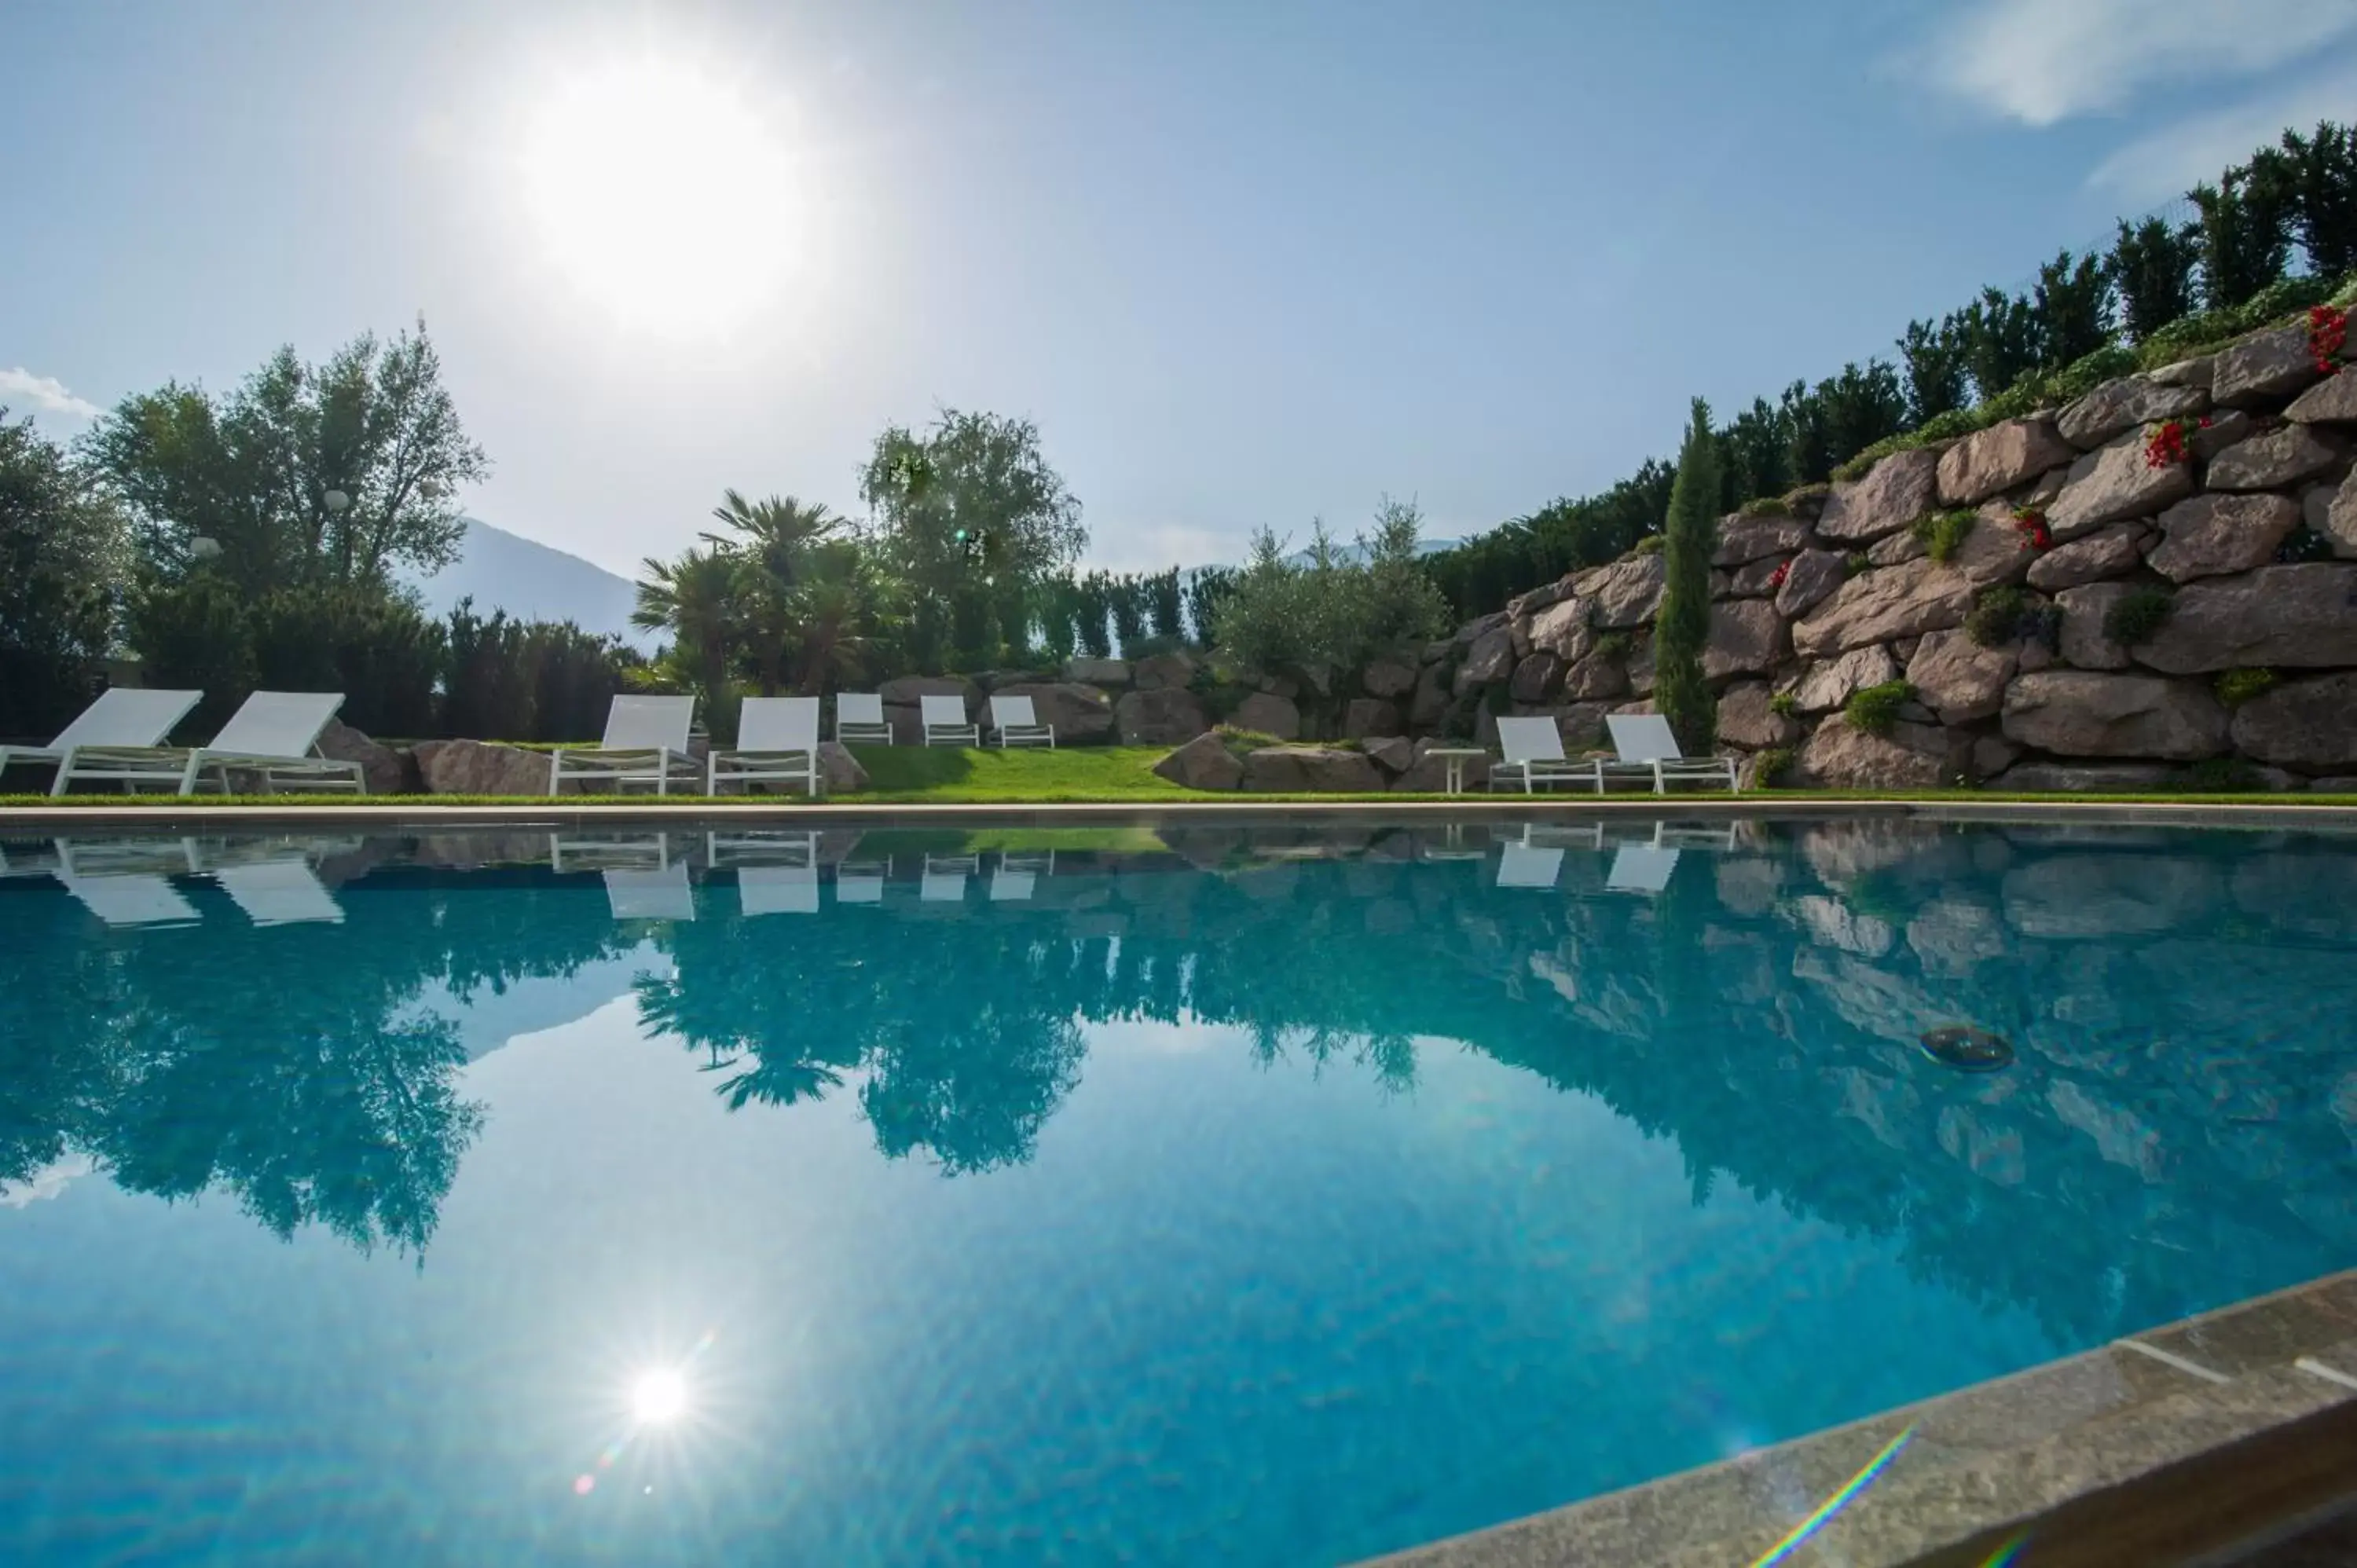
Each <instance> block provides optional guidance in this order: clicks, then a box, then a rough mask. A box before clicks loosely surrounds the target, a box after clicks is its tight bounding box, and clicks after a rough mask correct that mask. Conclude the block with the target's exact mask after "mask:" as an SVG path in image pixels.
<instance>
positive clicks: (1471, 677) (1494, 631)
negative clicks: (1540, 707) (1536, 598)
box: [1457, 626, 1514, 692]
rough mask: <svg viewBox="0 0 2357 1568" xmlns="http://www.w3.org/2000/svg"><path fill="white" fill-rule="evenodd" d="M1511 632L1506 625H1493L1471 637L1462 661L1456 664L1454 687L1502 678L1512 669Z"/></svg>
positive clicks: (1459, 688) (1461, 687)
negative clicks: (1471, 644) (1455, 682)
mask: <svg viewBox="0 0 2357 1568" xmlns="http://www.w3.org/2000/svg"><path fill="white" fill-rule="evenodd" d="M1513 669H1514V636H1513V633H1512V630H1510V629H1509V628H1506V627H1502V626H1501V627H1495V628H1491V630H1489V631H1485V632H1483V633H1482V634H1481V635H1480V637H1478V638H1476V639H1473V646H1472V647H1471V648H1469V649H1468V650H1466V653H1465V662H1464V663H1462V664H1460V665H1458V667H1457V689H1458V691H1460V692H1462V691H1465V690H1466V689H1468V688H1469V687H1471V686H1476V685H1480V684H1481V683H1482V682H1489V681H1502V680H1504V679H1505V678H1506V677H1507V676H1508V675H1510V674H1512V672H1513Z"/></svg>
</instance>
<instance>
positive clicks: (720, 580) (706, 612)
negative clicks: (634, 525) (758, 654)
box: [630, 547, 746, 707]
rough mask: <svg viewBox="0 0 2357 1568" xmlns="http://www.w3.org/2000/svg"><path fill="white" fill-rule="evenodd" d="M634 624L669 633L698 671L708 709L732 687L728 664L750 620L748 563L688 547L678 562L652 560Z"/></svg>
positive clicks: (679, 651)
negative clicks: (747, 582)
mask: <svg viewBox="0 0 2357 1568" xmlns="http://www.w3.org/2000/svg"><path fill="white" fill-rule="evenodd" d="M646 569H647V575H646V578H645V580H644V581H642V582H640V584H639V603H638V607H637V608H635V609H633V610H631V612H630V624H631V625H632V626H635V627H641V628H645V629H647V630H649V631H668V632H670V633H671V635H672V646H673V650H674V651H675V652H676V653H677V655H678V656H679V657H680V658H681V659H682V660H683V662H685V663H686V665H687V667H688V668H689V669H690V670H692V671H694V674H695V679H696V682H697V683H698V684H700V685H701V686H703V688H704V697H705V703H706V705H707V707H711V706H716V705H717V704H718V703H720V701H721V698H722V696H723V694H724V693H726V691H727V689H728V663H729V658H730V655H731V654H732V653H733V652H734V651H735V649H736V646H737V637H738V635H739V629H740V628H741V626H742V624H743V622H744V619H745V598H746V595H745V577H744V565H743V563H741V562H740V561H738V560H737V557H736V556H735V555H734V554H732V553H729V552H728V551H726V550H724V549H718V548H715V549H711V550H697V549H694V548H692V547H691V548H690V549H688V550H687V551H686V552H685V553H683V554H682V555H681V556H680V558H679V559H678V560H676V561H658V560H656V559H655V558H654V557H653V556H651V555H650V556H649V557H647V560H646Z"/></svg>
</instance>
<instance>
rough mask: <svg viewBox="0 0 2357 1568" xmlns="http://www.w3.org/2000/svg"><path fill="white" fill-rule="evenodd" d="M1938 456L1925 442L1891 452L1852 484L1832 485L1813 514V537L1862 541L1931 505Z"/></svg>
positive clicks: (1903, 524)
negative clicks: (1814, 527)
mask: <svg viewBox="0 0 2357 1568" xmlns="http://www.w3.org/2000/svg"><path fill="white" fill-rule="evenodd" d="M1940 456H1941V454H1940V452H1939V450H1938V449H1937V448H1936V447H1930V446H1919V447H1917V448H1916V449H1915V450H1913V451H1911V452H1894V453H1892V454H1891V455H1890V456H1888V457H1885V458H1883V459H1882V461H1880V462H1878V463H1877V464H1876V465H1875V466H1874V467H1872V468H1870V469H1868V470H1867V475H1866V478H1862V479H1859V480H1858V481H1857V482H1856V483H1855V484H1837V485H1835V487H1834V488H1833V491H1832V493H1831V494H1829V495H1827V496H1826V497H1825V510H1824V511H1822V512H1820V513H1819V514H1818V516H1817V535H1818V537H1819V538H1821V539H1830V540H1834V541H1835V542H1840V543H1847V544H1863V543H1865V542H1867V540H1870V539H1879V538H1881V537H1882V536H1883V535H1884V534H1886V533H1896V532H1899V530H1900V529H1902V528H1905V527H1906V526H1907V525H1908V524H1909V523H1910V522H1913V521H1915V520H1916V519H1917V518H1919V517H1921V516H1922V515H1923V514H1924V513H1925V512H1927V511H1929V510H1932V498H1933V497H1934V496H1935V495H1936V494H1937V493H1938V489H1939V475H1940Z"/></svg>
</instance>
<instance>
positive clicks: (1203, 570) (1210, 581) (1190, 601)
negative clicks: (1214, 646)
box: [1186, 566, 1236, 648]
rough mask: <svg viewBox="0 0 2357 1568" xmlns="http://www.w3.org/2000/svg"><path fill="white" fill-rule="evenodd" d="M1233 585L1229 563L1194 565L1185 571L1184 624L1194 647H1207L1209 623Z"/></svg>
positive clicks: (1213, 618)
mask: <svg viewBox="0 0 2357 1568" xmlns="http://www.w3.org/2000/svg"><path fill="white" fill-rule="evenodd" d="M1235 586H1236V572H1235V568H1234V567H1232V566H1198V567H1196V568H1195V569H1194V570H1193V571H1192V572H1189V573H1188V574H1187V586H1186V596H1187V624H1188V626H1189V628H1191V629H1192V631H1193V634H1194V638H1195V642H1196V645H1197V646H1198V647H1201V648H1209V647H1211V627H1212V624H1213V623H1214V622H1215V621H1216V620H1217V619H1218V618H1219V613H1220V607H1221V606H1222V604H1225V603H1226V602H1227V599H1228V596H1229V595H1230V594H1232V593H1233V592H1235Z"/></svg>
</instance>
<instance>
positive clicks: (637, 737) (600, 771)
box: [548, 697, 697, 795]
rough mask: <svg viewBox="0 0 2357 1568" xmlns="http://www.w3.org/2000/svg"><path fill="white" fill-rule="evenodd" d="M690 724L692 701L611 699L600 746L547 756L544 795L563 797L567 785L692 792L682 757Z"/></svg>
mask: <svg viewBox="0 0 2357 1568" xmlns="http://www.w3.org/2000/svg"><path fill="white" fill-rule="evenodd" d="M694 722H695V699H694V697H616V698H615V699H614V701H613V704H612V705H611V706H610V707H608V709H607V710H606V736H605V738H604V739H603V740H601V741H599V742H598V743H597V745H596V746H570V747H559V748H558V749H557V750H555V751H553V752H550V753H549V755H548V792H549V793H550V794H552V795H562V794H563V793H565V780H567V779H571V780H572V781H573V782H575V783H576V784H588V783H609V784H611V785H613V786H614V788H615V789H617V790H619V789H625V788H627V787H628V786H630V785H632V784H651V785H653V786H654V787H655V793H656V794H658V795H668V794H670V793H671V787H672V785H673V784H674V783H678V782H684V783H685V784H686V785H687V786H688V787H689V788H690V789H693V788H694V786H695V781H696V780H695V775H696V772H697V768H696V766H695V759H694V758H693V757H689V756H688V754H687V731H688V726H689V725H692V724H694Z"/></svg>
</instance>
